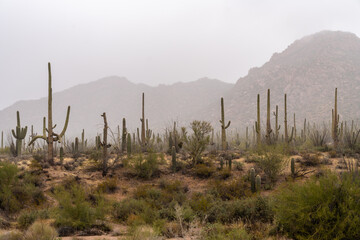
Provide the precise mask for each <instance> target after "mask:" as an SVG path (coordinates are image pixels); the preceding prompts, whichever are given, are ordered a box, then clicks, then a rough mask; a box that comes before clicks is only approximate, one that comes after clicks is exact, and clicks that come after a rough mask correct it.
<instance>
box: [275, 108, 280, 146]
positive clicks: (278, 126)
mask: <svg viewBox="0 0 360 240" xmlns="http://www.w3.org/2000/svg"><path fill="white" fill-rule="evenodd" d="M274 115H275V141H278V140H279V130H280V125H279V106H278V105H276V109H275V112H274Z"/></svg>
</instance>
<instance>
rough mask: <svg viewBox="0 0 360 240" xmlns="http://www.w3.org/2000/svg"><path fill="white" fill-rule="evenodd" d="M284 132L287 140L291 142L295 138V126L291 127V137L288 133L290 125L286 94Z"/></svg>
mask: <svg viewBox="0 0 360 240" xmlns="http://www.w3.org/2000/svg"><path fill="white" fill-rule="evenodd" d="M284 112H285V113H284V131H285V132H284V134H285V142H286V143H289V142H291V141H292V139H293V135H294V127H292V128H291V135H290V137H289V134H288V125H287V102H286V94H285V95H284Z"/></svg>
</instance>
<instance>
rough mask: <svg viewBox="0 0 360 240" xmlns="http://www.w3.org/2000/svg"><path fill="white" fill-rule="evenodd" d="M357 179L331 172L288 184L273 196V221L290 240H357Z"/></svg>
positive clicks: (359, 236) (359, 235) (359, 207)
mask: <svg viewBox="0 0 360 240" xmlns="http://www.w3.org/2000/svg"><path fill="white" fill-rule="evenodd" d="M357 199H360V179H359V178H354V177H353V176H351V175H350V174H343V176H342V177H341V178H339V177H338V176H337V175H336V174H335V173H329V172H327V173H325V174H324V176H322V177H320V178H318V179H316V178H312V179H311V180H309V181H307V182H306V183H304V184H299V183H297V184H290V185H289V186H286V187H284V188H283V189H282V190H281V191H279V193H277V194H276V196H275V201H274V211H275V219H276V222H277V223H278V225H279V228H280V229H282V230H283V232H285V233H286V234H287V235H288V236H289V237H291V238H294V239H320V240H321V239H360V228H359V227H358V226H359V224H360V202H359V201H358V200H357Z"/></svg>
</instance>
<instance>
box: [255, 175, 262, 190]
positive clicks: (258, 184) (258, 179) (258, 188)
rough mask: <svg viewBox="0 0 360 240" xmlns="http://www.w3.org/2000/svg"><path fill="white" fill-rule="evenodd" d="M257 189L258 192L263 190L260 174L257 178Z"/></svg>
mask: <svg viewBox="0 0 360 240" xmlns="http://www.w3.org/2000/svg"><path fill="white" fill-rule="evenodd" d="M255 189H256V191H257V192H260V190H261V176H260V175H259V174H258V175H256V178H255Z"/></svg>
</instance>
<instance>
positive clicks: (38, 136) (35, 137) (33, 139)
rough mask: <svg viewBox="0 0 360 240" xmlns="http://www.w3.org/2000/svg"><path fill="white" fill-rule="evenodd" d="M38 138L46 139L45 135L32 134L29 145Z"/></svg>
mask: <svg viewBox="0 0 360 240" xmlns="http://www.w3.org/2000/svg"><path fill="white" fill-rule="evenodd" d="M38 139H44V140H45V141H47V137H44V136H40V135H37V136H34V137H33V138H32V139H31V141H30V142H29V144H28V145H29V146H30V145H32V144H33V143H34V142H35V141H36V140H38Z"/></svg>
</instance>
